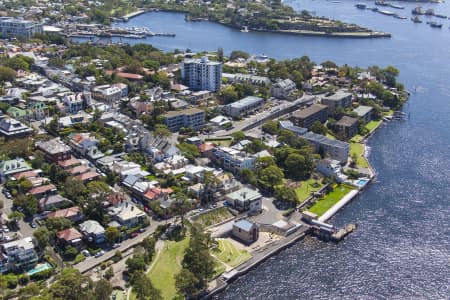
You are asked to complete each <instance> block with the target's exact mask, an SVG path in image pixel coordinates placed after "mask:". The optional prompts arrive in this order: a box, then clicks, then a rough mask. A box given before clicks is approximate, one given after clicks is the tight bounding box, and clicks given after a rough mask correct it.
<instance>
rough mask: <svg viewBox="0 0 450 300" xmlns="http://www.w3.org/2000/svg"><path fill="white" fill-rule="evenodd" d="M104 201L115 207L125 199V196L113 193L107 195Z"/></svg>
mask: <svg viewBox="0 0 450 300" xmlns="http://www.w3.org/2000/svg"><path fill="white" fill-rule="evenodd" d="M106 199H107V200H108V202H109V203H111V204H112V205H116V204H118V203H119V202H122V201H124V200H126V199H125V196H124V195H123V194H122V193H119V192H113V193H111V194H109V195H108V196H107V197H106Z"/></svg>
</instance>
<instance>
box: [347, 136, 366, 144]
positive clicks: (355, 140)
mask: <svg viewBox="0 0 450 300" xmlns="http://www.w3.org/2000/svg"><path fill="white" fill-rule="evenodd" d="M362 140H364V137H363V136H362V135H359V134H357V135H355V136H354V137H352V139H351V140H350V142H352V143H359V142H361V141H362Z"/></svg>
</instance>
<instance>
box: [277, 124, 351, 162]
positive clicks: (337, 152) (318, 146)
mask: <svg viewBox="0 0 450 300" xmlns="http://www.w3.org/2000/svg"><path fill="white" fill-rule="evenodd" d="M279 123H280V127H281V128H283V129H286V130H289V131H291V132H293V133H295V134H296V135H297V136H299V137H301V138H303V139H305V140H307V141H308V143H309V144H311V146H313V147H314V151H315V152H316V153H322V154H323V155H325V156H326V155H328V156H330V157H331V158H333V159H336V160H338V161H340V162H341V163H346V162H347V159H348V155H349V152H350V145H349V144H348V143H346V142H342V141H339V140H333V139H329V138H327V137H326V136H323V135H321V134H316V133H313V132H311V131H309V132H308V130H307V129H306V128H302V127H298V126H295V125H294V124H292V122H291V121H280V122H279Z"/></svg>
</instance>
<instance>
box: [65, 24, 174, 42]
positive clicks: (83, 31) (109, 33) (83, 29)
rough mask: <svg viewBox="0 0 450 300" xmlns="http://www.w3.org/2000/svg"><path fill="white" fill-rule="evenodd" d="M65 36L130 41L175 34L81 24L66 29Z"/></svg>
mask: <svg viewBox="0 0 450 300" xmlns="http://www.w3.org/2000/svg"><path fill="white" fill-rule="evenodd" d="M63 35H65V36H67V37H81V38H89V37H100V38H104V37H106V38H112V37H120V38H129V39H144V38H146V37H154V36H165V37H175V36H176V34H175V33H166V32H153V31H151V30H150V29H149V28H147V27H142V28H139V27H129V28H118V27H115V28H113V27H105V26H91V27H88V26H82V25H81V24H78V25H76V26H75V27H69V28H66V30H65V31H64V33H63Z"/></svg>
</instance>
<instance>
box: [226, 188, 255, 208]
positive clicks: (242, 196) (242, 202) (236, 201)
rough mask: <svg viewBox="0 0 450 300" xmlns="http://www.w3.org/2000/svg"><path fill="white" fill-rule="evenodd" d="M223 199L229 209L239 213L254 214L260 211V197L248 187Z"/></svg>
mask: <svg viewBox="0 0 450 300" xmlns="http://www.w3.org/2000/svg"><path fill="white" fill-rule="evenodd" d="M225 199H226V202H227V203H228V205H229V206H230V207H232V208H233V209H236V210H238V211H239V212H246V211H248V212H249V213H256V212H260V211H261V210H262V195H261V194H260V193H259V192H258V191H257V190H254V189H250V188H248V187H242V188H240V189H239V190H237V191H234V192H231V193H229V194H227V195H226V196H225Z"/></svg>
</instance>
